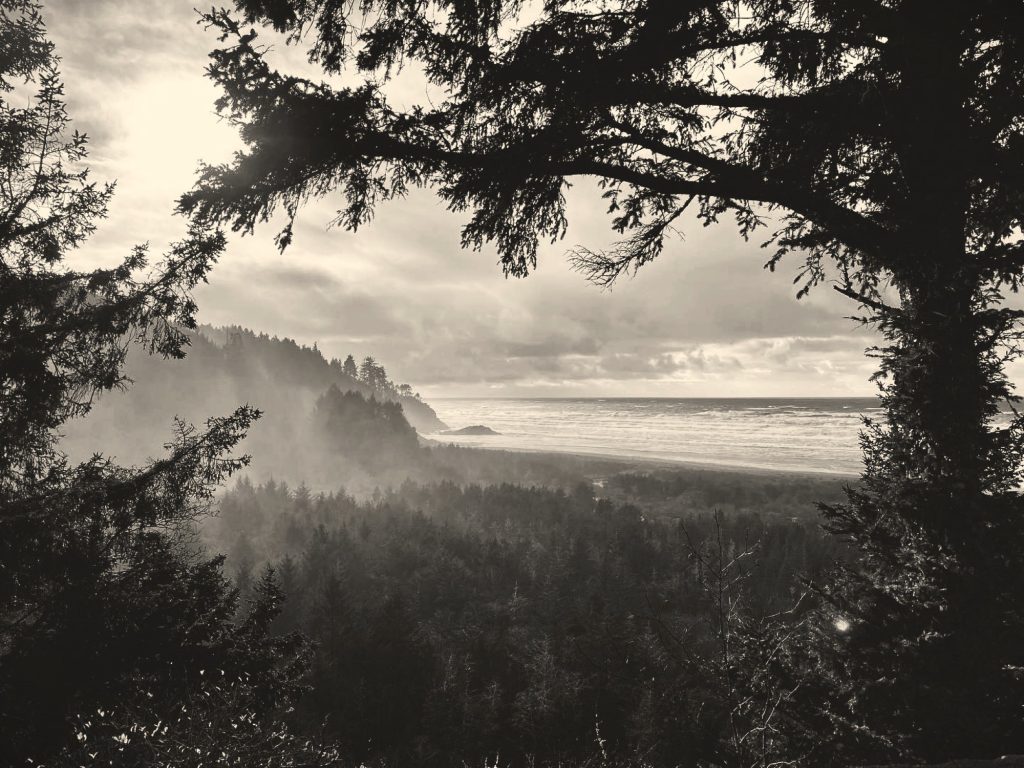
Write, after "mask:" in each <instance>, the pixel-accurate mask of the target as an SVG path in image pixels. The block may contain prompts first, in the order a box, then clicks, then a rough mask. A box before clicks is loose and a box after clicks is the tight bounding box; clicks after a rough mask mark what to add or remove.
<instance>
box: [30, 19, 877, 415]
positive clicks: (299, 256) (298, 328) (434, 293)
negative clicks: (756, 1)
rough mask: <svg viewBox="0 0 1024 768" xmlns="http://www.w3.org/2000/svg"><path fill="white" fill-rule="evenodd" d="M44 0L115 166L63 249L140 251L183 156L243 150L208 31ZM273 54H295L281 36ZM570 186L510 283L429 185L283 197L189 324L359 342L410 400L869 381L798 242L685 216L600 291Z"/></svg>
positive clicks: (190, 23)
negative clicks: (773, 251) (212, 70)
mask: <svg viewBox="0 0 1024 768" xmlns="http://www.w3.org/2000/svg"><path fill="white" fill-rule="evenodd" d="M44 2H45V5H44V8H45V12H46V19H47V25H48V28H49V31H50V35H51V38H52V39H53V40H54V42H55V43H56V45H57V51H58V54H59V55H60V56H61V57H62V73H63V76H64V80H65V83H66V87H67V96H68V105H69V110H70V112H71V115H72V118H73V120H74V125H75V127H76V128H78V129H79V130H81V131H83V132H85V133H87V134H88V135H89V137H90V139H91V154H90V159H89V164H90V166H91V168H92V173H93V175H94V177H95V178H96V179H97V180H104V181H106V180H116V181H117V193H116V196H115V199H114V201H113V204H112V205H111V210H110V215H109V217H108V219H107V220H106V221H105V222H102V223H101V225H100V227H99V230H98V232H97V234H96V235H95V236H94V237H93V238H92V240H91V241H90V242H89V243H88V244H87V245H86V246H85V247H83V248H82V249H81V250H80V251H79V252H78V253H77V254H75V256H74V263H75V266H81V267H87V266H96V265H100V264H110V263H114V262H116V261H118V260H120V259H121V258H123V256H124V255H125V254H126V253H127V252H128V250H129V249H130V248H131V246H132V245H134V244H136V243H143V242H148V243H149V244H150V247H151V251H152V253H153V254H154V255H158V254H160V253H161V252H162V251H164V250H166V248H167V246H168V244H169V243H171V242H173V241H175V240H176V239H179V238H180V237H181V236H182V234H183V233H184V231H185V229H186V222H185V221H184V220H183V219H182V218H180V217H176V216H175V215H174V214H173V209H174V201H175V200H176V198H177V197H178V196H179V195H180V194H181V193H182V192H184V191H185V190H187V189H188V188H189V187H190V186H191V185H192V183H193V180H194V178H195V171H196V168H197V166H198V163H199V161H200V160H205V161H208V162H213V161H221V160H225V159H227V158H228V157H229V156H230V154H231V152H232V151H233V150H235V149H238V148H240V147H241V144H240V142H239V140H238V137H237V135H236V134H235V132H234V130H233V129H232V128H231V127H230V126H229V125H226V124H225V123H224V122H222V121H220V120H219V119H218V118H217V115H216V113H215V111H214V106H213V102H214V99H215V98H216V96H217V93H216V89H215V87H214V85H213V84H212V83H211V82H210V81H209V80H207V79H206V78H205V76H204V72H203V70H204V67H205V65H206V55H207V53H208V51H209V50H210V49H211V48H213V47H215V46H216V43H217V41H216V36H215V35H214V34H213V33H211V32H209V31H207V30H204V29H203V28H202V27H201V26H200V25H198V24H197V15H196V13H195V11H194V10H193V7H194V5H195V2H194V0H184V1H182V0H162V1H161V2H154V1H153V0H44ZM275 55H277V56H278V60H279V61H281V62H282V63H283V64H284V65H287V66H301V65H302V56H301V52H299V51H296V50H281V49H278V50H277V51H276V54H275ZM406 95H407V96H408V97H409V98H412V99H415V98H416V97H417V94H415V93H412V94H406ZM568 198H569V210H568V214H569V221H570V227H569V231H568V233H567V236H566V238H565V239H564V240H563V241H561V242H559V243H556V244H553V245H548V246H546V247H545V248H544V249H543V250H542V252H541V258H540V264H539V266H538V269H537V270H536V271H535V272H534V273H533V274H532V275H530V276H529V277H527V278H525V279H514V278H509V279H506V278H505V277H504V276H503V275H502V272H501V268H500V267H499V265H498V263H497V255H496V254H495V252H494V251H493V250H487V249H485V250H483V251H481V252H474V251H465V250H462V249H460V247H459V230H460V226H461V224H462V223H463V221H464V215H457V214H452V213H449V212H448V211H446V210H445V207H444V205H443V204H442V203H441V202H439V201H438V200H437V198H436V197H435V196H434V195H433V194H432V193H431V192H430V191H429V190H418V191H415V192H413V193H412V194H410V195H409V196H408V197H407V198H405V199H403V200H399V201H394V202H392V203H388V204H386V205H384V206H382V207H380V208H379V209H378V211H377V215H376V217H375V219H374V221H373V222H371V224H369V225H368V226H366V227H365V228H363V229H360V230H359V232H357V233H351V232H346V231H344V230H341V229H337V228H334V229H331V228H329V227H328V223H329V222H330V221H331V220H332V219H333V218H334V216H335V211H336V209H337V208H339V207H340V206H341V201H340V198H333V199H332V198H330V197H328V198H325V199H324V200H322V201H319V202H317V203H315V204H312V205H310V206H308V207H307V208H305V209H304V210H303V211H302V212H301V214H300V217H299V220H298V222H297V224H296V230H295V239H294V243H293V245H292V246H291V247H290V248H289V249H288V250H287V251H286V252H285V253H284V254H281V253H279V252H278V251H277V249H276V247H275V246H274V243H273V235H274V234H275V233H276V231H277V228H279V226H280V223H278V224H277V226H275V223H274V222H271V223H269V224H267V225H265V226H262V227H260V228H258V229H257V230H256V233H255V235H253V236H250V237H244V238H243V237H238V236H233V237H232V238H231V239H230V245H229V248H228V251H227V253H226V254H225V255H224V257H223V258H222V259H221V260H220V262H219V263H218V264H217V265H216V266H215V268H214V269H213V271H212V273H211V274H210V276H209V282H208V284H207V285H204V286H202V287H201V288H200V289H199V290H198V291H197V293H196V298H197V301H198V303H199V307H200V311H199V321H200V322H202V323H209V324H213V325H228V324H235V325H242V326H246V327H249V328H252V329H254V330H256V331H263V332H267V333H270V334H271V335H278V336H287V337H290V338H293V339H295V340H296V341H298V342H300V343H304V344H307V345H311V344H313V343H314V342H315V343H316V344H317V345H318V347H319V348H320V349H321V350H322V351H323V352H324V353H325V354H326V355H328V356H335V357H344V356H345V355H347V354H352V355H354V356H355V357H356V359H361V358H362V357H363V356H365V355H373V356H374V357H375V358H376V359H377V360H378V361H380V362H381V363H383V364H384V365H385V367H386V368H387V370H388V373H389V374H390V376H391V377H392V378H393V379H394V380H395V381H398V382H408V383H410V384H412V385H413V387H414V388H415V389H416V390H418V391H419V392H421V393H422V394H423V395H424V396H425V397H427V398H428V399H429V398H431V397H445V396H469V397H478V396H484V397H505V396H513V397H536V396H540V397H548V396H551V397H562V396H601V397H607V396H634V397H640V396H657V397H756V396H765V397H782V396H799V397H813V396H858V395H871V394H873V393H874V392H875V388H874V385H873V384H871V383H870V382H869V381H868V378H869V376H870V375H871V373H872V372H873V370H874V364H873V363H872V361H871V360H869V359H867V358H865V356H864V350H865V348H866V347H868V346H870V345H871V344H872V343H874V341H875V340H874V339H873V337H872V336H871V335H869V333H868V332H866V331H865V330H863V329H861V328H858V327H857V325H856V324H855V323H853V322H852V321H851V320H849V319H847V317H846V316H847V315H849V314H852V313H854V311H855V309H856V308H855V307H854V306H853V305H852V304H851V303H850V302H849V301H848V300H847V299H844V298H842V297H840V296H838V295H837V294H835V293H834V292H833V291H831V290H829V289H828V287H827V286H822V287H819V288H817V289H816V290H814V291H812V293H811V294H810V296H809V297H807V298H804V299H801V300H799V301H798V300H797V299H796V288H795V287H794V285H793V278H794V277H795V276H796V273H797V271H798V268H799V266H800V265H799V262H798V260H797V259H796V258H793V259H791V260H790V261H789V262H788V263H787V262H784V263H783V264H782V266H781V267H780V268H779V269H778V270H777V271H776V272H774V273H770V272H768V271H767V270H765V269H763V264H764V262H765V260H766V258H767V255H768V252H767V251H765V250H763V249H761V248H760V246H759V243H758V242H757V241H756V240H753V241H751V242H744V241H743V240H742V239H741V238H740V236H739V234H738V233H737V231H736V229H735V227H733V226H731V224H730V223H728V222H723V223H722V224H720V225H717V226H714V227H711V228H705V227H703V226H701V225H700V224H699V223H697V222H694V221H690V222H688V223H684V224H683V225H682V226H681V227H680V229H681V230H682V234H681V237H680V238H679V239H677V240H675V241H672V242H670V243H669V244H668V246H667V247H666V249H665V252H664V253H663V254H662V255H661V257H660V258H659V259H658V260H657V261H655V262H653V263H651V264H649V265H647V266H645V267H644V268H643V269H641V270H640V272H639V274H638V275H637V276H636V277H635V278H632V279H623V280H621V281H620V282H619V283H617V284H616V286H615V287H614V288H613V289H612V290H610V291H608V290H601V289H599V288H597V287H596V286H594V285H591V284H589V283H588V282H586V280H585V279H584V278H583V277H582V276H580V275H579V274H577V273H575V272H573V271H572V270H571V268H570V265H569V262H568V259H567V257H566V254H567V252H568V251H569V249H570V248H572V247H573V246H575V245H583V246H586V247H588V248H591V249H598V248H602V247H607V246H608V245H610V244H611V243H612V242H614V240H615V233H613V232H612V231H611V230H610V227H609V219H608V217H607V216H606V215H605V212H604V210H605V208H604V205H603V204H602V201H601V199H600V197H599V194H598V193H597V189H596V185H595V184H594V183H592V182H591V181H589V180H582V181H579V182H578V183H576V184H575V185H574V186H573V188H572V189H571V190H570V193H569V196H568Z"/></svg>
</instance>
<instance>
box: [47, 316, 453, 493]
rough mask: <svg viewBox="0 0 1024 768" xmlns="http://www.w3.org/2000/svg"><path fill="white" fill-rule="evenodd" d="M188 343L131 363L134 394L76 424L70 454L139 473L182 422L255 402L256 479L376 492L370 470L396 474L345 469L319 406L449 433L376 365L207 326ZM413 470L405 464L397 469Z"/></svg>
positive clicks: (108, 399)
mask: <svg viewBox="0 0 1024 768" xmlns="http://www.w3.org/2000/svg"><path fill="white" fill-rule="evenodd" d="M189 340H190V342H191V343H190V346H189V348H188V354H187V356H186V357H185V358H184V359H182V360H174V359H162V358H157V357H153V356H150V355H146V354H144V353H142V352H137V353H136V352H135V351H133V353H131V354H129V356H128V360H127V364H126V369H125V370H126V374H127V375H128V377H129V378H130V379H131V380H132V382H133V383H132V385H131V386H130V387H129V388H128V389H126V390H125V391H114V392H109V393H105V394H104V395H102V396H101V397H100V398H99V399H98V400H97V402H96V403H95V406H94V408H93V409H92V412H91V413H90V414H89V415H88V417H87V418H85V419H83V420H79V421H75V422H72V423H70V424H68V425H67V426H66V428H65V430H64V431H65V440H64V443H63V445H64V447H65V449H66V450H68V451H69V453H71V454H72V455H74V456H79V457H83V458H84V457H87V456H88V455H91V453H92V452H93V451H96V450H99V451H101V452H103V453H104V454H105V455H108V456H116V457H117V458H118V460H120V461H123V462H127V463H134V464H138V463H141V462H143V461H145V460H146V459H147V458H148V457H150V456H152V455H154V454H155V453H157V452H159V451H160V449H161V444H162V442H163V441H162V439H160V438H159V437H155V436H159V435H163V434H166V433H167V431H168V429H169V428H170V427H171V426H172V424H173V421H174V419H175V417H179V418H181V419H184V420H185V421H188V422H192V423H201V422H203V421H205V420H206V419H207V418H209V417H211V416H219V415H222V414H225V413H230V412H231V411H232V410H233V409H234V408H235V407H237V406H238V404H240V403H247V404H249V405H250V406H252V407H254V408H258V409H259V410H261V411H262V412H263V417H262V418H261V419H260V420H259V421H258V422H257V423H256V424H255V425H254V427H253V429H252V431H251V432H250V434H249V436H248V437H247V438H246V440H245V442H244V443H243V446H242V447H243V449H244V450H245V451H247V452H248V453H250V454H251V455H252V457H253V462H252V465H251V467H250V468H249V471H250V472H251V473H252V474H253V475H254V476H255V477H257V478H260V479H268V478H271V477H274V478H277V479H282V480H289V481H292V482H293V483H298V482H300V481H305V482H307V483H310V484H314V485H317V486H323V487H330V488H333V487H336V486H337V485H338V484H339V483H341V482H345V483H347V484H351V483H360V482H364V483H371V480H370V479H368V477H367V476H368V474H373V472H368V471H367V470H374V471H376V472H377V473H378V474H379V472H380V471H383V470H384V469H387V468H388V467H385V466H383V465H381V464H379V463H378V464H377V465H374V466H372V467H368V466H367V465H366V463H365V462H352V461H345V458H346V457H345V456H344V455H343V456H342V457H341V459H342V460H341V461H339V460H338V456H337V455H336V449H337V447H338V441H337V440H336V439H331V438H328V437H327V436H326V434H325V432H324V430H323V429H321V426H322V423H321V422H323V420H324V419H329V417H328V415H327V414H325V412H324V408H323V406H322V404H321V407H320V408H319V409H318V406H317V403H318V402H319V401H320V400H321V398H323V397H324V396H325V393H326V392H327V391H328V389H329V388H332V387H333V388H335V389H336V390H337V391H338V392H342V393H344V392H351V393H355V394H356V395H357V396H358V398H359V400H361V401H362V402H363V403H369V402H371V401H372V403H373V404H374V405H373V406H372V408H370V411H371V413H370V414H369V415H368V416H367V417H366V418H370V419H373V418H374V417H375V416H380V415H381V414H383V413H384V412H385V410H387V411H388V412H391V413H395V414H397V417H396V418H400V419H401V420H402V421H403V422H406V421H407V422H408V424H409V425H411V427H414V428H415V429H416V430H418V431H419V432H435V431H437V430H440V429H444V427H445V425H444V424H443V423H442V422H441V421H440V420H439V419H438V418H437V415H436V414H435V413H434V411H433V409H432V408H431V407H430V406H429V405H427V404H426V403H425V402H423V401H422V400H421V399H419V398H418V397H417V396H416V395H414V394H413V393H412V389H411V387H409V386H408V385H396V384H394V382H392V381H390V380H389V379H388V377H387V373H386V371H385V369H384V367H383V366H382V365H380V364H379V363H377V362H376V361H374V360H373V359H372V358H367V359H365V360H363V361H362V363H361V364H356V363H355V361H354V360H352V359H351V357H350V358H349V359H348V360H346V361H345V362H342V361H340V360H333V359H332V360H328V359H327V358H325V357H324V356H323V354H321V352H320V351H319V350H318V349H317V348H316V347H315V346H314V347H312V348H311V347H306V346H302V345H299V344H297V343H296V342H295V341H293V340H291V339H279V338H277V337H271V336H268V335H267V334H256V333H254V332H252V331H249V330H247V329H243V328H223V329H213V328H209V327H203V328H201V329H200V330H199V331H197V332H193V333H190V334H189ZM365 409H366V406H364V410H365ZM349 415H350V417H353V415H352V414H351V413H350V414H349ZM318 424H319V425H320V426H318ZM414 439H415V436H414ZM342 453H343V454H344V451H343V452H342ZM347 458H349V459H351V452H350V453H349V454H348V456H347ZM404 463H405V462H403V461H401V460H399V459H398V457H396V460H395V461H394V462H391V464H390V466H393V465H395V464H404ZM371 487H372V485H371Z"/></svg>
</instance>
